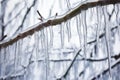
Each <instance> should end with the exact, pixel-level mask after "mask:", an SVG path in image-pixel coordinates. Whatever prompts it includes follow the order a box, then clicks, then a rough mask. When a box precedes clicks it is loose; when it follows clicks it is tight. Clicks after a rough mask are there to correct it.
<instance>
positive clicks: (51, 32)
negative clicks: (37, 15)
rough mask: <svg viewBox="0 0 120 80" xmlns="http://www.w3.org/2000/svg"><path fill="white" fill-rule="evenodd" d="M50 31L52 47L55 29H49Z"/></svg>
mask: <svg viewBox="0 0 120 80" xmlns="http://www.w3.org/2000/svg"><path fill="white" fill-rule="evenodd" d="M49 30H50V46H51V47H52V46H53V38H54V34H53V28H52V26H50V27H49Z"/></svg>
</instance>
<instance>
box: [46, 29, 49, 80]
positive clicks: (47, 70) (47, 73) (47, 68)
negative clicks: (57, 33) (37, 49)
mask: <svg viewBox="0 0 120 80" xmlns="http://www.w3.org/2000/svg"><path fill="white" fill-rule="evenodd" d="M45 33H46V35H45V60H46V80H48V79H49V53H48V31H47V28H46V29H45Z"/></svg>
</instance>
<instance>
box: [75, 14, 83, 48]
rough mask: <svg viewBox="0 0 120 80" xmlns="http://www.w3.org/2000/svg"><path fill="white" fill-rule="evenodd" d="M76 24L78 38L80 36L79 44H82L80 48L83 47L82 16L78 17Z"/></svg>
mask: <svg viewBox="0 0 120 80" xmlns="http://www.w3.org/2000/svg"><path fill="white" fill-rule="evenodd" d="M76 24H77V33H78V36H79V43H80V47H81V39H82V37H81V35H82V34H81V28H80V27H81V18H80V15H78V16H76Z"/></svg>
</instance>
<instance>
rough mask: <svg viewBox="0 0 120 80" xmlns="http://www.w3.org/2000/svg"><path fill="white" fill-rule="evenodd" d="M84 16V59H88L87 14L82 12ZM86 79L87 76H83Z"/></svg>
mask: <svg viewBox="0 0 120 80" xmlns="http://www.w3.org/2000/svg"><path fill="white" fill-rule="evenodd" d="M81 16H83V17H82V18H83V19H82V21H83V22H82V23H83V37H84V44H83V47H84V57H85V58H86V53H87V51H86V48H87V24H86V12H82V15H81ZM85 70H86V62H85V60H84V72H85ZM83 77H84V78H85V74H84V76H83Z"/></svg>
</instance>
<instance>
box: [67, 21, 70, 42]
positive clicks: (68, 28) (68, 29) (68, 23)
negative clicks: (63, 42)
mask: <svg viewBox="0 0 120 80" xmlns="http://www.w3.org/2000/svg"><path fill="white" fill-rule="evenodd" d="M66 28H67V34H68V41H70V39H71V27H70V20H68V21H67V22H66Z"/></svg>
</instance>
